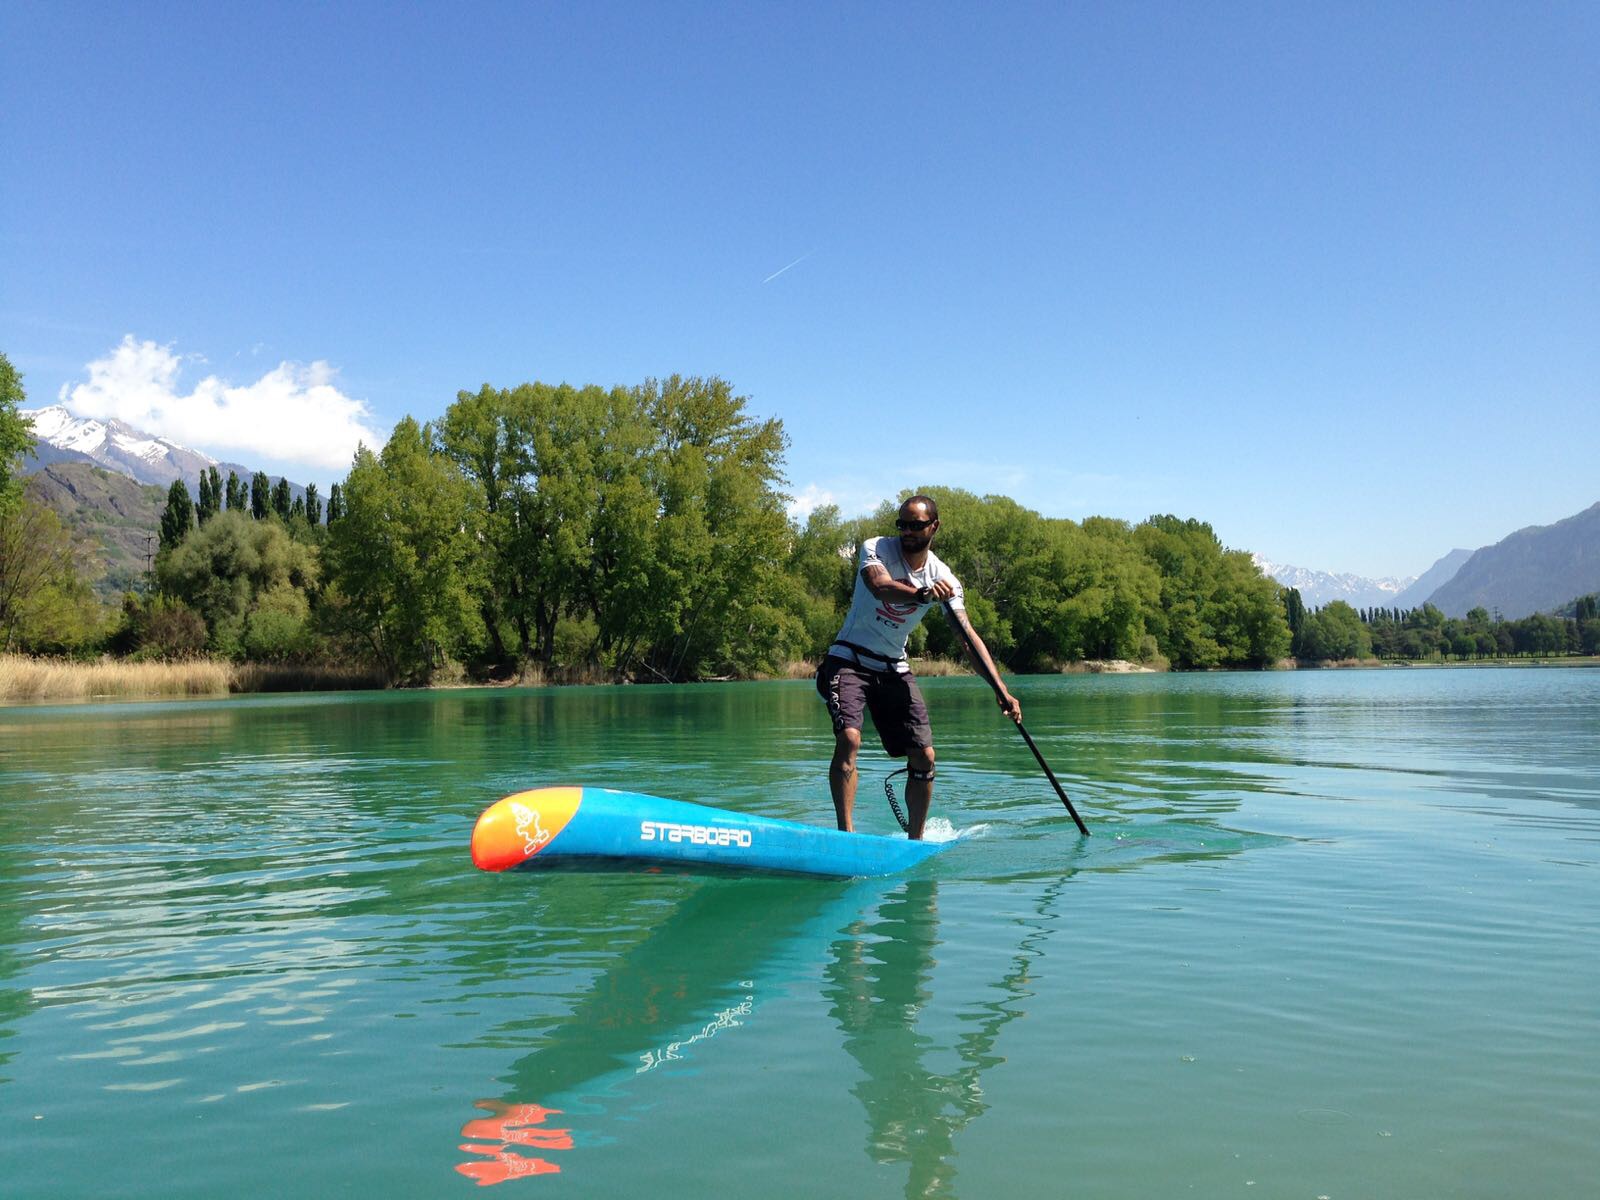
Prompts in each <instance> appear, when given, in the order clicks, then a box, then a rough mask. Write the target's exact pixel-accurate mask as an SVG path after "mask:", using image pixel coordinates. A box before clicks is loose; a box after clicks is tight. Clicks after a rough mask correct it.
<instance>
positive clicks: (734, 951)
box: [456, 877, 881, 1184]
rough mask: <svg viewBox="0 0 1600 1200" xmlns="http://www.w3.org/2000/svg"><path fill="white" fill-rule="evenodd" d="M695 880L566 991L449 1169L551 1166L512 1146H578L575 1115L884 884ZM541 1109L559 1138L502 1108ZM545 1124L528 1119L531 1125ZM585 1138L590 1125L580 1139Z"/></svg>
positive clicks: (768, 985) (679, 1043) (490, 1175)
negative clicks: (553, 1022) (581, 986)
mask: <svg viewBox="0 0 1600 1200" xmlns="http://www.w3.org/2000/svg"><path fill="white" fill-rule="evenodd" d="M697 884H698V886H697V887H696V890H695V891H694V893H693V894H692V895H690V896H689V898H688V899H687V900H685V901H684V902H683V903H682V904H680V905H679V906H678V908H677V909H676V910H675V911H674V912H673V913H672V914H671V915H670V916H669V917H668V918H667V919H666V920H664V921H663V922H662V923H661V924H660V925H658V926H657V927H656V929H655V930H654V932H652V933H651V934H650V936H649V937H647V938H646V939H645V940H644V941H643V942H641V943H639V944H638V945H637V946H635V947H634V948H632V949H631V950H629V951H628V953H627V954H626V956H625V957H624V958H622V959H621V960H620V961H619V962H617V963H616V964H615V965H613V966H612V967H611V968H610V969H608V970H607V971H606V972H605V973H604V974H603V975H601V976H600V978H599V979H597V980H596V981H595V983H594V984H593V986H592V987H590V988H589V990H588V991H586V992H585V993H583V994H582V995H581V996H578V997H576V998H575V999H574V1001H573V1003H572V1005H571V1007H570V1009H569V1011H568V1014H567V1016H566V1018H565V1019H564V1020H563V1021H562V1023H561V1024H560V1026H559V1027H558V1028H556V1029H555V1030H553V1031H551V1032H550V1034H549V1035H548V1040H547V1041H546V1042H545V1043H544V1044H543V1045H540V1046H537V1047H535V1048H534V1049H533V1050H532V1052H531V1053H529V1054H527V1055H525V1056H524V1057H523V1058H521V1059H519V1060H518V1061H517V1063H516V1064H515V1065H514V1066H513V1068H512V1070H511V1073H510V1076H509V1078H508V1081H507V1082H508V1092H509V1095H508V1097H507V1098H506V1099H505V1100H483V1101H479V1102H478V1104H477V1107H479V1108H481V1109H483V1110H484V1111H487V1112H490V1113H491V1116H490V1117H489V1118H487V1119H483V1118H480V1119H478V1120H475V1121H472V1122H469V1123H468V1125H467V1126H466V1127H465V1128H464V1129H463V1130H462V1133H463V1135H464V1136H467V1137H476V1138H483V1139H485V1143H484V1144H479V1145H463V1146H462V1149H463V1150H464V1151H467V1152H468V1153H471V1154H475V1155H478V1156H479V1158H478V1159H477V1160H476V1161H473V1162H464V1163H461V1164H460V1165H459V1166H458V1167H457V1168H456V1169H457V1170H458V1171H460V1172H461V1173H462V1174H463V1175H467V1176H469V1177H471V1178H473V1179H476V1180H477V1181H478V1182H479V1183H480V1184H487V1183H497V1182H501V1181H503V1180H505V1179H513V1178H519V1177H521V1176H524V1175H530V1174H536V1173H554V1172H558V1171H560V1170H561V1165H560V1163H559V1162H558V1161H553V1160H552V1158H546V1157H544V1155H543V1154H541V1156H540V1157H539V1158H538V1159H532V1158H528V1157H527V1156H525V1155H524V1154H522V1153H521V1151H520V1149H519V1147H521V1146H534V1147H537V1148H539V1149H540V1150H541V1151H551V1150H558V1149H569V1148H572V1147H573V1146H574V1145H576V1146H577V1147H578V1148H580V1149H581V1148H582V1147H583V1146H584V1145H585V1144H586V1139H585V1136H584V1133H583V1130H582V1129H579V1128H576V1126H578V1125H579V1124H580V1123H581V1120H582V1117H583V1116H584V1115H593V1114H596V1113H600V1112H604V1111H605V1109H606V1108H607V1107H608V1101H613V1100H614V1098H615V1096H616V1095H617V1094H618V1093H620V1092H623V1091H624V1090H625V1089H626V1088H627V1087H628V1086H629V1085H630V1084H631V1083H632V1082H633V1081H635V1080H637V1079H639V1077H641V1076H651V1077H654V1076H657V1075H663V1076H670V1074H671V1071H672V1068H673V1066H674V1064H676V1063H678V1062H680V1061H682V1060H686V1059H689V1058H690V1057H692V1056H693V1055H694V1054H695V1053H697V1052H699V1051H700V1050H701V1049H702V1048H703V1047H704V1046H705V1044H706V1043H708V1042H711V1041H713V1040H715V1039H718V1038H721V1037H725V1036H729V1035H730V1034H734V1033H737V1031H738V1029H739V1028H740V1027H741V1026H742V1025H743V1024H744V1023H745V1022H746V1021H747V1020H748V1019H749V1018H750V1016H751V1015H753V1013H754V1011H755V1009H756V1007H757V1004H758V1002H759V1000H760V998H761V997H760V996H759V995H758V993H757V990H756V989H757V988H758V987H759V988H760V989H763V990H764V991H766V992H768V993H770V991H771V989H773V988H774V987H775V986H782V984H783V983H784V982H785V978H784V974H783V972H782V971H781V970H778V971H774V970H773V969H771V966H770V964H771V962H772V960H773V959H775V958H779V957H782V958H783V960H784V961H786V962H793V963H795V964H796V966H795V968H794V969H795V971H796V973H797V974H798V973H799V972H801V971H804V970H808V969H809V964H810V963H812V962H814V961H815V959H816V958H817V957H820V955H821V953H822V948H823V947H824V946H825V945H826V943H827V939H828V938H829V937H831V936H833V935H834V934H835V933H836V931H837V930H838V929H840V928H841V927H842V926H844V925H845V924H846V923H848V922H849V921H850V920H851V919H852V918H854V917H855V916H856V914H857V913H859V912H860V911H861V909H862V907H863V906H864V905H867V904H869V903H870V902H871V900H872V898H873V897H874V896H876V895H878V894H879V887H880V886H881V885H873V884H867V883H856V884H832V885H827V884H822V885H818V884H815V883H812V884H803V883H800V882H799V881H794V880H784V879H774V878H770V877H769V878H759V877H758V878H753V879H746V880H738V881H734V880H727V879H703V880H700V881H697ZM807 943H815V947H816V949H815V951H814V952H811V953H800V954H796V953H795V952H794V947H795V945H797V944H798V945H805V944H807ZM784 951H787V953H781V952H784ZM503 1036H504V1033H503V1032H501V1033H498V1034H497V1035H496V1036H495V1040H497V1041H498V1040H500V1038H502V1037H503ZM550 1113H561V1114H563V1115H562V1116H561V1117H560V1118H559V1120H555V1121H553V1122H551V1123H553V1124H556V1125H560V1126H563V1127H568V1126H570V1127H574V1128H573V1132H572V1134H571V1135H570V1136H566V1142H565V1145H553V1144H551V1143H550V1142H548V1141H547V1142H540V1141H537V1140H533V1138H532V1137H530V1136H529V1129H528V1127H522V1128H519V1127H517V1126H516V1125H514V1124H509V1123H507V1122H506V1121H505V1120H503V1119H502V1118H501V1116H500V1114H510V1116H511V1119H512V1121H515V1120H516V1119H518V1118H520V1117H525V1116H528V1115H530V1114H544V1117H548V1114H550ZM541 1119H543V1118H541ZM531 1124H532V1125H533V1126H535V1127H537V1126H538V1124H539V1123H538V1122H533V1123H531ZM542 1132H544V1130H543V1129H542V1128H535V1129H534V1134H535V1135H537V1134H538V1133H542ZM555 1132H557V1133H559V1134H561V1135H567V1133H568V1131H567V1129H566V1128H562V1129H560V1130H556V1131H555ZM503 1134H504V1135H509V1136H502V1135H503ZM594 1140H595V1139H594V1135H592V1134H591V1135H590V1138H589V1139H588V1142H589V1144H593V1141H594ZM540 1164H542V1165H540Z"/></svg>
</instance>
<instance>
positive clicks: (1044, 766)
mask: <svg viewBox="0 0 1600 1200" xmlns="http://www.w3.org/2000/svg"><path fill="white" fill-rule="evenodd" d="M944 611H945V615H946V616H948V617H949V618H950V623H951V624H952V625H954V626H955V627H956V632H957V633H959V634H960V635H961V640H962V641H963V642H964V643H966V647H967V653H968V654H970V655H972V659H973V661H974V662H976V663H977V664H978V665H979V666H982V665H983V658H982V657H981V656H980V655H979V654H978V648H977V647H976V646H974V645H973V644H972V639H971V638H970V637H968V636H967V627H966V626H965V625H963V624H962V623H961V622H960V620H958V619H957V617H956V614H955V612H954V610H953V609H951V607H950V605H949V604H948V603H947V604H945V605H944ZM994 682H995V681H994V680H990V684H991V686H992V685H993V684H994ZM1017 732H1018V733H1020V734H1021V735H1022V740H1023V741H1025V742H1027V743H1028V749H1029V750H1032V751H1033V757H1034V758H1036V759H1037V760H1038V762H1039V767H1040V769H1041V770H1043V771H1044V777H1045V778H1046V779H1048V780H1049V781H1050V786H1051V787H1053V788H1055V789H1056V795H1058V796H1060V797H1061V803H1063V804H1065V805H1066V806H1067V811H1068V812H1069V813H1071V814H1072V820H1073V823H1074V824H1076V825H1077V827H1078V832H1079V833H1081V834H1083V836H1084V837H1088V836H1089V827H1088V826H1087V825H1085V824H1084V823H1083V818H1082V817H1080V816H1079V815H1078V810H1077V809H1076V808H1074V807H1072V799H1071V797H1069V796H1068V795H1067V793H1066V789H1065V788H1063V787H1062V786H1061V782H1060V780H1058V779H1057V778H1056V773H1055V772H1054V771H1052V770H1051V769H1050V764H1049V763H1047V762H1045V760H1044V755H1042V754H1040V753H1039V747H1038V746H1036V745H1034V743H1033V738H1032V737H1031V736H1030V735H1029V733H1028V730H1027V727H1026V726H1025V725H1023V723H1022V722H1021V721H1018V722H1017Z"/></svg>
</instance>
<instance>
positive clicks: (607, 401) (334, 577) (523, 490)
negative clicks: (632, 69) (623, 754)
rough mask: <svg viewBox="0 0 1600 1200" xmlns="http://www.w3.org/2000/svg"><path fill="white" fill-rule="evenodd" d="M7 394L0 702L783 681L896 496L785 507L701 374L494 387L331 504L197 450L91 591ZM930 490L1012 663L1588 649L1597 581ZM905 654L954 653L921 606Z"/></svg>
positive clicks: (372, 455) (988, 625) (12, 395)
mask: <svg viewBox="0 0 1600 1200" xmlns="http://www.w3.org/2000/svg"><path fill="white" fill-rule="evenodd" d="M21 401H22V388H21V381H20V379H18V378H17V376H16V373H15V372H14V371H12V370H11V368H10V364H9V362H8V361H6V360H5V359H4V356H3V355H0V468H3V474H0V699H12V700H15V699H50V698H88V697H94V696H102V695H139V694H219V693H221V692H226V691H255V690H280V689H290V688H314V689H319V690H320V689H328V688H345V687H372V686H417V685H429V684H433V685H440V684H462V683H494V682H500V683H505V682H521V683H558V682H605V681H635V682H673V683H676V682H686V681H694V680H708V679H740V678H770V677H781V676H784V675H786V674H792V673H794V672H795V670H796V668H795V667H794V664H796V663H799V662H807V661H815V660H816V659H817V658H818V657H820V655H821V654H822V652H823V651H824V650H825V648H826V647H827V645H828V643H829V642H830V641H831V640H832V638H833V635H834V634H835V633H836V632H837V631H838V628H839V625H840V622H841V619H842V617H843V613H844V610H845V608H846V606H847V605H848V602H849V596H850V591H851V588H852V586H853V582H854V573H855V562H856V553H857V550H858V549H859V545H860V542H861V540H862V539H863V538H865V537H869V536H873V535H876V534H881V533H887V532H891V531H892V521H893V517H894V512H895V504H894V503H893V502H885V503H884V505H883V506H882V507H881V508H880V509H879V510H878V511H877V512H876V513H874V514H872V515H871V516H869V517H866V518H859V519H846V518H844V517H842V516H841V514H840V513H839V511H838V509H837V508H834V507H823V508H819V509H817V510H815V511H813V512H811V513H810V514H808V515H807V516H805V517H804V518H803V519H799V518H794V517H791V516H790V515H789V514H788V509H787V503H788V498H787V497H786V495H785V494H784V491H783V488H784V485H785V480H784V478H783V473H782V470H783V453H784V450H785V447H786V439H785V436H784V432H783V426H782V423H781V421H779V420H777V419H765V420H762V419H758V418H755V417H753V416H752V415H751V414H750V413H749V412H748V409H747V403H746V399H745V398H744V397H742V396H738V395H736V394H735V393H734V392H733V390H732V389H731V387H730V386H729V385H728V384H727V383H726V382H725V381H723V380H721V379H717V378H684V377H679V376H673V377H671V378H668V379H665V380H647V381H646V382H644V383H642V384H639V385H637V386H634V387H613V388H601V387H597V386H589V387H573V386H567V385H559V386H557V385H548V384H539V383H532V384H523V385H521V386H518V387H514V388H495V387H490V386H485V387H483V388H482V389H480V390H479V391H477V392H462V393H460V394H459V395H458V396H457V398H456V400H455V402H454V403H453V404H451V405H450V407H449V408H448V409H447V410H446V411H445V413H444V414H443V416H441V417H440V418H439V419H438V420H437V421H434V422H430V423H425V424H423V423H418V422H417V421H415V420H413V419H412V418H410V417H407V418H405V419H403V420H401V421H400V422H399V424H397V425H396V426H395V428H394V430H393V432H392V433H391V434H390V436H389V438H388V441H387V442H386V444H385V445H384V446H383V447H381V448H379V449H377V450H374V449H371V448H368V447H365V446H363V447H361V448H360V449H359V450H358V451H357V452H356V454H355V457H354V461H353V462H352V465H351V468H350V472H349V474H348V475H347V476H346V478H345V479H344V480H343V481H341V482H340V483H338V484H335V485H334V486H333V487H332V488H331V489H330V495H329V497H328V503H327V506H326V510H324V506H323V503H322V501H321V499H320V498H319V496H318V493H317V492H316V491H315V490H314V489H312V488H308V489H307V492H306V495H305V497H304V498H303V499H300V498H295V499H293V500H291V499H290V496H289V492H288V489H287V487H286V486H285V485H280V486H279V487H278V488H277V489H269V488H268V487H267V484H266V478H265V476H264V475H257V476H256V477H255V478H254V479H252V480H250V481H244V480H240V479H238V478H237V477H236V476H233V475H232V474H231V473H230V476H229V478H228V479H226V480H223V479H220V478H218V477H217V473H216V470H215V469H213V470H212V471H211V472H210V473H209V474H208V475H207V476H206V477H204V478H203V479H202V481H201V485H200V495H199V497H198V498H194V497H191V495H190V493H189V491H188V488H187V487H186V486H185V485H184V484H183V483H182V482H181V481H179V482H175V483H174V484H173V485H172V487H171V489H170V490H169V493H168V499H167V504H166V508H165V511H164V512H163V514H162V520H161V530H160V548H159V550H158V551H157V553H156V554H155V558H154V563H153V566H152V569H151V571H150V572H149V577H148V579H147V580H146V581H145V583H144V585H143V586H142V587H140V588H138V589H135V590H132V591H129V592H127V593H126V594H124V595H123V596H122V597H121V601H120V603H119V604H116V605H106V604H104V603H102V602H101V601H99V600H98V599H97V598H96V596H95V593H94V590H93V588H92V586H91V584H92V578H91V575H90V567H89V564H90V563H91V562H92V556H91V554H90V553H89V550H90V548H89V547H87V546H85V545H83V544H82V543H81V542H80V541H78V540H76V539H75V538H74V536H73V534H72V532H71V531H70V530H69V529H68V528H66V527H65V526H64V525H63V524H62V522H61V521H60V520H59V519H58V518H57V517H56V516H55V514H54V513H53V512H52V511H51V510H49V509H48V508H46V507H45V506H43V505H42V504H40V503H38V502H37V501H35V500H34V499H32V498H30V496H29V495H28V494H27V489H26V488H25V487H24V486H23V480H22V479H21V478H20V477H19V476H18V475H17V467H18V464H19V461H20V456H21V455H22V454H24V453H26V452H27V451H28V449H29V446H30V445H31V435H30V433H29V431H28V429H27V426H26V422H25V421H23V420H22V419H21V418H20V417H18V416H17V410H18V409H19V408H20V405H21ZM921 490H923V491H925V492H927V493H928V494H929V495H931V496H933V497H934V498H935V499H936V500H937V501H938V504H939V509H940V517H941V533H940V535H939V539H938V543H937V545H936V550H937V551H938V553H939V555H940V556H941V557H942V558H943V559H945V561H947V562H948V563H949V564H950V565H951V567H952V568H953V569H954V570H955V571H956V573H957V574H958V576H959V577H960V578H961V579H962V582H963V584H964V585H965V588H966V592H967V605H968V609H969V611H970V613H971V615H972V618H973V621H974V623H975V625H976V626H977V628H978V629H979V630H981V631H982V633H983V635H984V638H985V640H986V641H987V642H988V644H989V646H990V648H991V650H992V651H993V652H994V655H995V658H996V660H997V661H998V662H999V663H1000V664H1001V665H1002V667H1003V668H1004V669H1006V670H1008V671H1010V672H1015V673H1027V672H1053V671H1059V670H1062V669H1070V668H1071V667H1073V666H1074V665H1075V664H1082V663H1084V662H1098V661H1109V660H1125V661H1127V662H1129V663H1134V664H1140V665H1143V666H1146V667H1150V668H1153V669H1169V668H1170V669H1177V670H1204V669H1215V668H1262V667H1271V666H1275V665H1280V664H1282V663H1284V662H1285V661H1286V660H1288V659H1289V658H1290V657H1291V656H1293V658H1294V659H1296V660H1298V661H1300V662H1303V663H1312V662H1335V661H1339V660H1347V659H1361V658H1370V657H1372V656H1374V655H1376V656H1379V657H1388V658H1402V657H1407V658H1421V659H1429V658H1432V659H1437V660H1441V661H1442V660H1457V659H1469V660H1474V659H1481V658H1485V657H1501V656H1507V655H1525V654H1526V655H1531V654H1542V655H1550V654H1560V653H1591V654H1592V653H1594V652H1595V648H1594V644H1595V642H1596V641H1600V622H1597V621H1596V620H1595V614H1594V607H1593V601H1592V598H1590V599H1589V600H1588V603H1587V607H1584V602H1583V601H1580V602H1579V607H1578V610H1577V613H1576V615H1575V616H1574V617H1572V618H1560V617H1540V618H1529V619H1527V622H1499V621H1494V620H1491V619H1489V618H1488V615H1487V614H1485V613H1481V612H1476V613H1474V614H1471V615H1469V617H1468V618H1467V619H1466V620H1465V621H1464V622H1463V621H1454V620H1452V619H1450V618H1446V617H1444V616H1443V614H1440V613H1439V612H1438V610H1437V609H1432V608H1429V607H1424V608H1423V609H1420V610H1416V611H1413V612H1409V613H1388V612H1379V611H1366V612H1357V611H1356V610H1354V609H1352V608H1350V607H1349V606H1348V605H1344V604H1342V603H1339V602H1335V603H1334V604H1330V605H1328V606H1326V607H1324V608H1321V609H1317V610H1314V611H1308V610H1307V609H1306V608H1305V606H1304V605H1303V604H1302V603H1301V602H1300V597H1299V595H1298V593H1296V592H1294V591H1292V590H1289V589H1284V588H1283V587H1281V586H1280V585H1278V584H1277V583H1276V582H1275V581H1273V580H1271V579H1269V578H1267V577H1266V576H1264V575H1262V573H1261V572H1260V570H1259V569H1258V568H1257V567H1256V566H1255V564H1254V563H1253V561H1252V560H1251V558H1250V556H1249V555H1248V554H1247V553H1245V552H1243V551H1236V550H1229V549H1227V548H1225V547H1224V546H1223V545H1222V544H1221V542H1220V541H1219V540H1218V538H1217V537H1216V535H1215V533H1214V532H1213V530H1212V529H1211V527H1210V526H1209V525H1208V524H1206V523H1205V522H1203V521H1199V520H1194V519H1184V518H1179V517H1175V516H1170V515H1163V516H1153V517H1151V518H1149V519H1148V520H1146V521H1143V522H1140V523H1138V524H1132V523H1130V522H1127V521H1121V520H1113V519H1110V518H1104V517H1089V518H1086V519H1084V520H1083V521H1072V520H1067V519H1062V518H1050V517H1044V516H1041V515H1040V514H1038V513H1036V512H1033V511H1031V510H1029V509H1026V508H1024V507H1022V506H1021V505H1019V504H1017V503H1016V502H1015V501H1013V500H1010V499H1008V498H1006V497H1004V496H977V495H974V494H972V493H970V492H966V491H961V490H957V489H952V488H945V487H938V486H927V487H925V488H923V489H921ZM1529 622H1531V623H1532V624H1529ZM1525 626H1526V627H1525ZM911 651H912V653H913V655H914V656H917V657H919V658H924V659H929V660H933V661H935V662H939V661H943V660H957V659H959V658H960V657H961V655H960V649H959V646H958V645H957V644H956V642H955V640H954V637H953V635H952V633H951V632H950V630H949V629H948V628H947V627H946V626H945V624H944V622H941V621H930V622H925V623H924V624H923V625H922V627H921V628H919V629H918V630H917V632H916V634H915V635H914V636H913V642H912V645H911ZM935 669H938V668H935Z"/></svg>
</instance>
